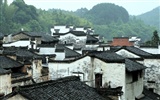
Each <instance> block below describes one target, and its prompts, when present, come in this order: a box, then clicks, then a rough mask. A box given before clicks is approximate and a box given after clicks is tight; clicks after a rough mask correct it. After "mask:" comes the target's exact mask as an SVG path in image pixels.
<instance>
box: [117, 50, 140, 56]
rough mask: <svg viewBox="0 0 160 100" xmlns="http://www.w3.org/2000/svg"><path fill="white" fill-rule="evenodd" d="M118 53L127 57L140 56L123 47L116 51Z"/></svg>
mask: <svg viewBox="0 0 160 100" xmlns="http://www.w3.org/2000/svg"><path fill="white" fill-rule="evenodd" d="M116 53H117V54H119V55H121V56H123V57H126V58H140V56H138V55H135V54H133V53H131V52H129V51H127V50H124V49H121V50H119V51H117V52H116Z"/></svg>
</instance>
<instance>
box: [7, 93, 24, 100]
mask: <svg viewBox="0 0 160 100" xmlns="http://www.w3.org/2000/svg"><path fill="white" fill-rule="evenodd" d="M7 100H27V99H26V98H25V97H23V96H22V95H20V94H17V95H14V96H12V97H11V98H8V99H7Z"/></svg>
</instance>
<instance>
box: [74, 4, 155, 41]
mask: <svg viewBox="0 0 160 100" xmlns="http://www.w3.org/2000/svg"><path fill="white" fill-rule="evenodd" d="M74 13H75V14H76V15H77V16H79V17H81V18H85V19H87V20H88V21H90V22H91V23H93V28H94V30H95V33H98V34H100V36H102V37H104V38H105V39H106V40H111V39H112V38H113V37H121V36H125V37H132V36H137V37H140V38H141V40H142V41H147V40H149V39H150V37H151V36H152V34H153V32H154V31H155V30H156V28H154V27H152V26H149V25H146V24H145V23H144V22H143V21H142V20H140V19H137V18H136V17H134V16H133V17H131V16H129V14H128V12H127V10H126V9H125V8H123V7H121V6H118V5H115V4H112V3H100V4H97V5H95V6H93V8H92V9H90V10H88V9H86V8H81V9H78V10H77V11H76V12H74Z"/></svg>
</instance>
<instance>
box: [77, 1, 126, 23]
mask: <svg viewBox="0 0 160 100" xmlns="http://www.w3.org/2000/svg"><path fill="white" fill-rule="evenodd" d="M75 14H77V15H78V16H80V17H84V18H86V19H87V20H89V21H91V22H92V23H93V24H96V25H105V24H110V23H112V22H113V21H114V22H117V21H119V20H121V21H122V22H127V21H128V20H129V14H128V12H127V11H126V9H125V8H123V7H120V6H118V5H115V4H112V3H100V4H97V5H95V6H93V8H92V9H91V10H87V9H86V8H81V9H78V10H77V11H76V12H75Z"/></svg>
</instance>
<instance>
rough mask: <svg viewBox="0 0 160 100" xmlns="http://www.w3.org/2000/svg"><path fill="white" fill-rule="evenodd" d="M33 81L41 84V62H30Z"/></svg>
mask: <svg viewBox="0 0 160 100" xmlns="http://www.w3.org/2000/svg"><path fill="white" fill-rule="evenodd" d="M32 70H33V73H32V75H33V79H34V80H35V81H36V82H41V76H42V74H41V70H42V60H33V62H32Z"/></svg>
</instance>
